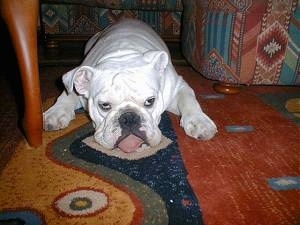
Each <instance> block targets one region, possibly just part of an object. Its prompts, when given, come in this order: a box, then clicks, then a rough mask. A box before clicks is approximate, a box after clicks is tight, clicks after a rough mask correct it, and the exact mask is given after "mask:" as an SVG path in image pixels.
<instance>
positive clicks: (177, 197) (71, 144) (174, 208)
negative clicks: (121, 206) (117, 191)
mask: <svg viewBox="0 0 300 225" xmlns="http://www.w3.org/2000/svg"><path fill="white" fill-rule="evenodd" d="M160 129H161V130H162V132H163V134H164V135H165V136H166V137H168V138H169V139H171V140H173V143H171V144H170V145H169V146H168V147H167V148H166V149H162V150H160V151H159V152H157V153H156V154H155V155H152V156H148V157H146V158H142V159H139V160H126V159H121V158H118V157H111V156H108V155H106V154H104V153H102V152H100V151H97V150H95V149H93V148H91V147H89V146H88V145H86V144H85V143H83V140H84V139H85V138H86V137H89V136H91V135H92V134H93V128H92V126H91V125H90V124H89V125H87V126H86V127H84V128H83V129H81V130H78V131H77V132H76V133H74V134H72V135H71V136H69V137H65V138H64V139H61V140H60V141H58V142H56V143H55V144H54V145H53V148H52V150H53V152H49V154H48V155H50V157H53V158H55V159H56V160H58V161H61V163H63V164H67V165H68V164H70V165H72V166H74V167H78V169H79V170H85V171H87V172H89V173H91V174H93V173H96V174H97V175H99V176H101V177H104V178H105V179H107V180H111V182H112V183H116V184H118V185H120V186H126V187H127V188H128V189H129V190H130V191H131V192H133V193H135V195H136V196H137V197H138V198H139V199H140V200H141V201H142V205H143V207H144V209H145V212H144V216H145V221H147V223H146V224H172V225H173V224H174V225H175V224H186V225H187V224H192V225H196V224H202V219H201V213H200V210H199V205H198V200H197V198H196V196H195V195H194V193H193V190H192V188H191V186H190V185H189V183H188V181H187V171H186V169H185V167H184V163H183V161H182V157H181V155H180V152H179V148H178V145H177V143H176V139H177V138H176V135H175V133H174V131H173V128H172V127H171V121H170V119H169V117H168V116H167V114H166V113H165V114H163V116H162V122H161V124H160ZM61 149H65V151H63V152H62V151H61ZM51 155H52V156H51ZM167 221H168V222H167Z"/></svg>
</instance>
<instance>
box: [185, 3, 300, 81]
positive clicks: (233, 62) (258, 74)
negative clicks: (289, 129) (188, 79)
mask: <svg viewBox="0 0 300 225" xmlns="http://www.w3.org/2000/svg"><path fill="white" fill-rule="evenodd" d="M299 23H300V6H299V3H298V1H297V0H287V1H272V0H269V1H266V0H262V1H249V0H243V1H236V0H222V1H216V0H207V1H205V0H201V1H199V0H198V1H197V0H185V1H184V22H183V24H184V26H183V40H182V46H183V54H184V55H185V56H186V58H187V59H188V61H189V62H190V63H191V64H192V65H193V66H194V67H195V68H196V69H197V70H198V71H199V72H201V73H202V74H203V75H204V76H205V77H207V78H210V79H214V80H220V81H224V82H229V83H242V84H278V85H300V68H299V67H300V61H299V53H300V52H299V49H300V35H299Z"/></svg>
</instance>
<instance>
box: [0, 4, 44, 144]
mask: <svg viewBox="0 0 300 225" xmlns="http://www.w3.org/2000/svg"><path fill="white" fill-rule="evenodd" d="M0 3H1V5H0V8H1V15H2V17H3V19H4V21H5V22H6V24H7V27H8V30H9V32H10V35H11V38H12V43H13V46H14V48H15V52H16V55H17V59H18V63H19V68H20V72H21V80H22V85H23V93H24V103H25V109H24V118H23V121H22V124H23V129H24V133H25V136H26V138H27V141H28V143H29V145H30V146H32V147H38V146H39V145H41V144H42V124H43V116H42V104H41V94H40V82H39V71H38V55H37V23H38V11H39V2H38V0H0Z"/></svg>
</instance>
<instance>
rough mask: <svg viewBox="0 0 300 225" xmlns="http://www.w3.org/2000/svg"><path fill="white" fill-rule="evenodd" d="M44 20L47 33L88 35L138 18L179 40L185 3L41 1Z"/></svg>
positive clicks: (165, 1)
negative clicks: (118, 22) (119, 21)
mask: <svg viewBox="0 0 300 225" xmlns="http://www.w3.org/2000/svg"><path fill="white" fill-rule="evenodd" d="M41 2H42V3H41V21H42V26H43V30H44V32H45V35H46V37H47V36H54V37H55V36H57V37H58V36H62V35H63V36H69V37H73V38H74V39H76V37H77V38H78V37H85V38H88V37H89V36H92V35H93V34H95V33H96V32H99V31H101V30H103V29H104V28H105V27H107V26H108V25H110V24H112V23H114V22H116V21H118V20H120V19H123V18H136V19H139V20H143V21H144V22H146V23H148V24H149V25H150V26H151V27H152V28H153V29H154V30H156V32H157V33H158V34H159V35H160V36H161V37H162V38H164V39H166V40H170V39H173V40H174V39H175V40H179V38H180V22H181V15H182V10H183V7H182V4H181V1H180V0H164V1H156V0H151V1H142V0H126V1H124V0H115V1H108V0H102V1H98V0H97V1H96V0H94V1H93V0H86V1H76V0H61V1H55V0H48V1H41Z"/></svg>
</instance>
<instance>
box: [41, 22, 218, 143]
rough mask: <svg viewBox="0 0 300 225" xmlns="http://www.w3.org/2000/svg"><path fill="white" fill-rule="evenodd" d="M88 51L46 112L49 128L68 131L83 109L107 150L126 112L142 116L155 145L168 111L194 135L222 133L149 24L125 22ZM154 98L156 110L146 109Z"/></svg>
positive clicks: (96, 38)
mask: <svg viewBox="0 0 300 225" xmlns="http://www.w3.org/2000/svg"><path fill="white" fill-rule="evenodd" d="M85 52H86V57H85V59H84V60H83V62H82V64H81V65H80V66H78V67H77V68H75V69H73V70H71V71H69V72H68V73H66V74H65V75H64V76H63V82H64V84H65V87H66V91H64V92H63V93H62V94H61V95H60V97H59V98H58V99H57V102H56V103H55V104H54V105H53V106H52V107H51V108H50V109H48V110H47V111H46V112H45V113H44V129H45V130H57V129H62V128H65V127H67V126H68V124H69V122H70V121H71V120H72V119H74V115H75V114H74V110H75V109H77V108H80V107H84V108H85V109H87V110H88V112H89V114H90V117H91V119H92V121H93V124H94V126H95V135H94V136H95V140H96V141H97V142H98V143H99V144H101V145H103V146H104V147H106V148H113V147H114V146H115V143H116V141H117V140H118V138H119V137H120V135H121V132H122V131H121V127H120V125H119V124H118V118H119V117H120V115H121V114H122V113H123V112H126V111H134V112H135V113H137V114H138V115H139V116H140V117H141V118H142V124H141V128H140V129H141V130H143V131H144V132H145V133H146V137H147V142H148V143H149V144H150V146H154V145H157V144H158V143H159V142H160V140H161V132H160V130H159V128H158V124H159V122H160V117H161V114H162V113H163V112H164V111H165V110H168V111H170V112H173V113H175V114H177V115H181V126H182V127H183V128H184V130H185V132H186V134H187V135H189V136H191V137H194V138H197V139H203V140H208V139H210V138H212V137H213V136H214V135H215V133H216V132H217V128H216V125H215V124H214V122H213V121H212V120H211V119H210V118H209V117H208V116H207V115H206V114H204V113H203V112H202V110H201V107H200V105H199V103H198V102H197V100H196V98H195V94H194V91H193V90H192V89H191V88H190V87H189V85H188V84H187V83H186V82H185V81H184V80H183V79H182V77H181V76H179V75H178V74H177V72H176V71H175V69H174V67H173V65H172V63H171V59H170V54H169V51H168V49H167V47H166V45H165V43H164V42H163V41H162V40H161V39H160V38H159V36H158V35H157V34H156V33H155V32H154V31H153V30H152V29H151V28H149V27H148V26H147V25H145V24H144V23H142V22H139V21H135V20H124V21H122V22H120V23H118V24H116V25H114V26H112V27H110V28H108V29H107V30H105V31H104V32H103V33H102V34H99V33H98V34H96V35H95V36H93V37H92V38H91V39H90V40H89V41H88V43H87V45H86V50H85ZM74 89H75V90H74ZM151 96H154V97H155V103H154V106H153V107H150V108H148V107H145V106H144V103H145V100H146V99H147V98H149V97H151ZM101 103H110V104H111V109H110V110H108V111H104V110H102V109H101V107H99V104H101Z"/></svg>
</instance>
